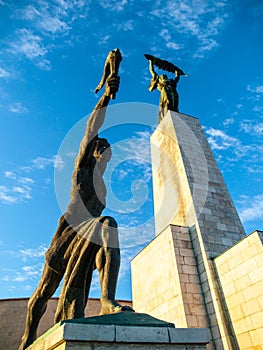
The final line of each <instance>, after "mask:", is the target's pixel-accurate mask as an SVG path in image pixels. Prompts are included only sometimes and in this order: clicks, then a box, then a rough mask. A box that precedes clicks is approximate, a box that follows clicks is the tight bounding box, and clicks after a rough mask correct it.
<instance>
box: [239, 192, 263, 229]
mask: <svg viewBox="0 0 263 350" xmlns="http://www.w3.org/2000/svg"><path fill="white" fill-rule="evenodd" d="M237 203H238V206H239V207H240V210H239V214H240V217H241V219H242V220H243V221H244V222H247V221H253V220H257V219H260V220H261V219H262V217H263V195H262V194H259V195H256V196H242V197H241V198H240V199H239V200H238V201H237Z"/></svg>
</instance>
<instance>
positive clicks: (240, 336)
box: [214, 231, 263, 350]
mask: <svg viewBox="0 0 263 350" xmlns="http://www.w3.org/2000/svg"><path fill="white" fill-rule="evenodd" d="M262 244H263V232H262V231H254V232H253V233H251V234H250V235H249V236H247V237H246V238H244V239H243V240H242V241H240V242H239V243H237V244H236V245H235V246H233V247H232V248H230V249H229V250H227V251H226V252H225V253H223V254H221V255H220V256H218V257H217V258H216V259H215V260H214V264H215V267H216V270H217V274H218V281H219V287H220V291H221V293H220V294H221V297H222V299H223V303H224V306H225V311H226V314H227V315H228V318H229V321H230V324H231V328H232V332H233V334H235V338H236V341H237V343H238V346H239V348H240V349H242V350H252V349H262V348H263V247H262Z"/></svg>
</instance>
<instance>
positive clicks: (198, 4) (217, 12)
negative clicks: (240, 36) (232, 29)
mask: <svg viewBox="0 0 263 350" xmlns="http://www.w3.org/2000/svg"><path fill="white" fill-rule="evenodd" d="M226 8H227V2H226V1H224V0H223V1H221V2H220V3H219V2H218V3H215V2H213V1H210V0H201V1H200V0H199V1H192V2H191V3H189V1H179V0H177V1H174V0H173V1H172V0H171V1H165V2H157V3H156V5H155V6H154V8H153V10H152V11H151V15H152V16H154V17H155V18H158V19H156V20H158V22H159V23H160V24H161V26H163V27H164V29H162V30H161V31H160V37H161V38H162V39H164V40H165V42H166V46H167V45H169V46H170V47H171V46H172V43H174V42H173V39H174V38H175V37H178V35H179V36H180V40H181V43H174V44H176V45H175V49H178V47H179V46H180V45H181V46H183V40H182V39H183V38H188V40H189V39H194V41H193V44H194V46H195V52H193V57H194V58H202V57H204V55H205V54H206V53H207V52H208V51H211V50H212V49H214V48H215V47H217V46H218V43H217V41H216V37H217V35H218V34H219V33H220V31H221V30H222V29H223V28H224V26H225V25H226V21H227V18H228V11H226ZM169 43H170V44H169Z"/></svg>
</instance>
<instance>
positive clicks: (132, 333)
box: [28, 312, 209, 350]
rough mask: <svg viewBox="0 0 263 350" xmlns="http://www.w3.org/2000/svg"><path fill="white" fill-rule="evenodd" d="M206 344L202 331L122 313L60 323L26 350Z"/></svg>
mask: <svg viewBox="0 0 263 350" xmlns="http://www.w3.org/2000/svg"><path fill="white" fill-rule="evenodd" d="M208 343H209V335H208V331H207V329H205V328H203V329H202V328H199V329H193V328H192V329H191V328H188V329H187V328H185V329H184V328H180V329H176V328H174V325H173V324H171V323H167V322H164V321H161V320H158V319H155V318H153V317H151V316H149V315H146V314H138V313H132V312H123V313H120V314H115V315H105V316H97V317H89V318H83V319H77V320H68V321H63V322H61V323H59V324H57V325H55V326H54V327H53V328H51V329H50V330H49V331H48V332H46V333H45V334H44V335H43V336H41V337H40V338H38V339H37V340H36V341H35V342H34V343H33V344H32V345H31V346H30V347H29V348H28V350H51V349H52V350H53V349H56V350H69V349H70V350H84V349H85V350H105V349H118V350H124V349H133V350H137V349H138V350H142V349H156V350H170V349H178V350H179V349H180V350H189V349H193V350H205V349H206V344H208Z"/></svg>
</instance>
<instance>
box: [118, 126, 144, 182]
mask: <svg viewBox="0 0 263 350" xmlns="http://www.w3.org/2000/svg"><path fill="white" fill-rule="evenodd" d="M150 136H151V134H150V132H149V131H142V132H137V133H136V136H135V137H132V138H130V139H128V140H124V142H121V143H119V144H117V146H116V148H115V149H114V151H113V157H114V158H117V159H122V160H123V161H126V164H127V165H128V167H129V166H131V167H132V168H134V167H136V168H137V170H138V169H139V171H140V172H141V174H142V175H143V179H144V180H145V181H146V182H149V181H150V180H151V152H150V142H149V140H150ZM129 172H130V170H129V169H128V168H127V169H122V172H121V173H120V176H121V178H124V177H125V176H127V174H128V173H129Z"/></svg>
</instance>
